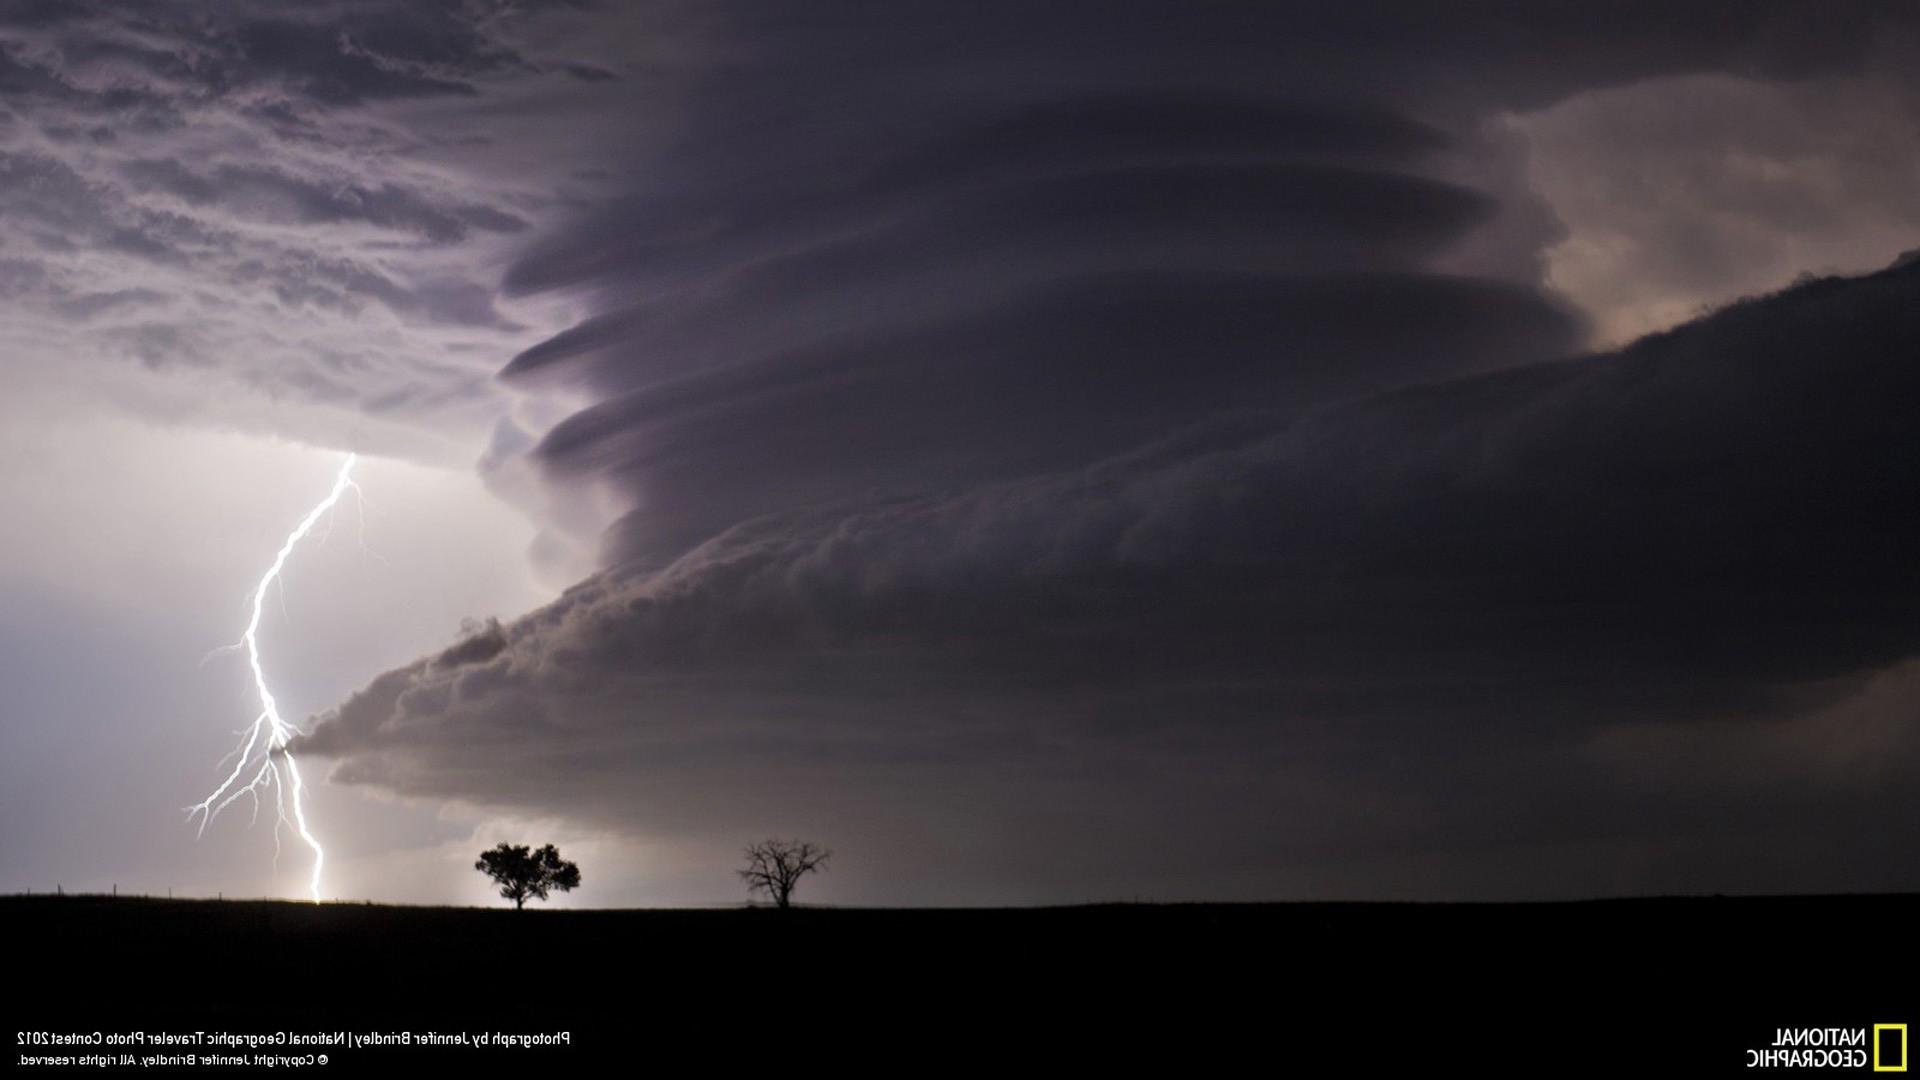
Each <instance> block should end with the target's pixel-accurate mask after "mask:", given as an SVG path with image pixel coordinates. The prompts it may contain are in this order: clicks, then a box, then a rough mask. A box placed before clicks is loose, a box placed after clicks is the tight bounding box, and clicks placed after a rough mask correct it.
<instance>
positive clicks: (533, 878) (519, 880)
mask: <svg viewBox="0 0 1920 1080" xmlns="http://www.w3.org/2000/svg"><path fill="white" fill-rule="evenodd" d="M473 868H474V869H475V870H479V871H482V872H484V873H485V874H486V875H487V876H488V877H490V878H492V879H493V880H494V883H495V884H497V885H499V886H500V895H501V896H504V897H506V898H507V899H509V900H511V901H513V909H514V910H515V911H519V910H521V909H523V908H525V907H526V906H527V897H529V896H533V897H538V898H539V899H541V900H545V899H546V898H547V893H548V891H549V890H552V889H559V890H560V891H561V892H567V891H569V890H571V889H572V888H574V887H575V886H577V885H579V884H580V868H579V867H578V866H575V865H574V864H573V863H570V862H568V861H566V860H565V859H562V858H561V857H560V849H558V848H556V847H554V846H553V845H552V844H548V845H547V846H546V847H543V848H541V849H540V850H539V851H532V850H529V849H528V847H527V845H525V844H501V845H500V846H499V847H496V848H494V849H493V850H492V851H483V852H481V853H480V861H479V862H477V863H474V864H473Z"/></svg>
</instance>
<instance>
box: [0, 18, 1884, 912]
mask: <svg viewBox="0 0 1920 1080" xmlns="http://www.w3.org/2000/svg"><path fill="white" fill-rule="evenodd" d="M1915 43H1916V35H1915V33H1914V27H1913V25H1912V19H1911V16H1908V15H1905V14H1902V13H1900V12H1898V11H1889V10H1887V9H1884V8H1882V7H1880V6H1877V5H1871V4H1862V5H1839V6H1831V5H1830V6H1826V7H1823V8H1822V9H1821V10H1820V11H1819V12H1817V13H1816V12H1813V11H1811V10H1810V9H1807V8H1805V7H1804V6H1802V5H1795V4H1786V3H1782V4H1759V5H1752V6H1749V7H1746V8H1742V9H1741V10H1740V12H1739V13H1737V15H1736V16H1727V15H1725V14H1724V12H1723V11H1722V9H1721V8H1720V7H1719V6H1717V5H1714V6H1711V7H1698V8H1696V7H1688V6H1685V5H1675V4H1671V3H1660V4H1655V3H1617V4H1606V5H1587V6H1583V7H1580V8H1577V9H1574V8H1558V9H1554V10H1542V9H1540V7H1539V6H1538V5H1522V4H1507V3H1474V4H1453V5H1444V6H1437V5H1429V4H1409V5H1399V4H1390V3H1355V4H1342V5H1337V6H1333V7H1327V6H1322V5H1284V6H1276V5H1272V4H1266V3H1261V4H1238V3H1227V4H1214V5H1206V6H1205V9H1204V10H1198V9H1195V8H1194V7H1193V6H1192V5H1184V4H1158V3H1149V4H1144V5H1128V6H1127V7H1126V8H1125V9H1124V10H1120V9H1118V8H1116V7H1115V6H1114V5H1111V4H1077V3H1066V4H1049V5H1044V6H1041V7H1035V6H1034V5H1031V4H1013V3H1002V2H999V0H977V2H974V3H969V4H964V5H920V4H897V3H888V4H869V3H861V2H854V0H843V2H830V3H821V4H809V5H805V6H804V7H794V6H792V5H784V4H770V3H760V2H746V0H736V2H726V3H719V4H700V5H685V6H682V5H678V4H668V3H661V4H646V5H595V4H591V3H588V4H560V3H555V4H526V3H513V4H508V3H470V2H452V0H449V2H446V3H438V2H435V3H424V4H405V5H400V4H389V3H372V2H365V3H361V2H355V3H333V4H301V5H294V4H253V5H246V6H229V7H219V8H208V7H206V6H204V5H195V4H179V5H175V4H142V5H123V4H81V5H49V6H28V7H18V8H15V9H10V10H9V12H8V13H7V14H6V15H4V16H0V91H3V92H4V94H5V105H4V108H3V109H0V304H3V305H4V306H5V312H6V315H7V318H8V320H9V325H10V327H11V328H12V329H13V330H14V332H15V334H16V336H17V338H18V339H19V341H20V343H21V344H20V347H19V348H17V349H16V350H14V352H13V354H12V355H10V356H9V357H7V358H6V362H7V363H8V365H9V368H8V371H9V377H10V380H11V383H12V385H14V386H15V387H22V386H24V387H29V388H32V389H33V390H34V392H35V393H37V394H40V395H42V396H54V397H57V396H60V395H67V396H79V397H88V396H109V397H113V398H114V399H116V400H118V401H120V402H122V403H123V404H126V405H128V406H129V407H131V408H133V409H134V410H135V411H136V412H137V413H138V414H139V415H142V416H149V417H162V418H166V419H170V420H185V421H188V422H191V423H196V424H209V425H215V426H227V425H237V426H241V427H244V428H248V429H250V430H265V431H271V432H274V433H278V434H283V435H293V436H295V437H298V438H302V439H305V440H308V441H312V442H317V443H321V444H324V445H328V446H354V447H356V448H358V449H363V450H372V451H375V452H378V453H389V454H396V455H400V456H405V457H410V458H414V459H418V460H431V461H437V462H442V463H444V462H448V461H460V462H462V463H463V464H464V463H468V462H471V461H473V460H474V459H475V458H476V457H478V458H480V459H481V468H482V469H483V470H484V472H485V473H486V475H487V476H488V478H489V480H490V482H491V483H492V484H493V485H494V488H495V490H496V491H499V492H501V493H505V494H507V495H509V496H510V497H512V498H513V499H515V500H516V501H517V502H518V503H519V504H520V505H522V506H523V507H525V508H526V509H528V510H529V511H530V512H531V513H533V514H535V515H537V516H538V517H539V518H540V519H541V523H542V525H543V526H544V527H545V528H546V529H547V540H546V542H545V543H544V545H543V546H542V548H541V550H540V551H539V552H538V553H537V555H538V556H539V557H540V558H542V559H543V560H544V561H545V565H546V566H547V568H548V569H549V571H553V570H554V569H555V568H559V567H572V568H574V569H575V570H576V571H577V572H576V573H575V574H574V577H575V578H581V577H583V578H584V580H579V582H578V584H577V585H575V587H574V588H573V589H571V590H570V591H569V592H568V593H567V594H566V595H565V596H564V597H562V598H561V599H560V600H558V601H557V602H555V603H554V604H552V605H550V606H548V607H546V608H543V609H541V610H538V611H535V612H532V613H530V614H526V615H524V616H521V617H518V618H508V619H506V620H504V621H499V622H494V623H489V624H486V625H485V627H484V628H483V629H482V630H480V631H479V632H478V633H476V634H474V635H473V636H471V637H470V638H468V639H467V640H465V641H463V642H461V643H460V644H458V645H456V646H454V647H453V648H451V649H449V650H447V651H445V652H444V653H442V654H440V655H437V656H434V657H429V658H425V659H422V660H420V661H418V662H417V663H414V664H412V665H409V666H406V667H403V668H400V669H398V670H394V671H391V672H388V673H387V674H384V675H381V676H379V677H378V678H376V679H374V680H373V681H372V682H371V684H370V685H368V686H367V687H366V688H365V689H364V690H363V691H362V692H360V693H359V694H357V695H355V696H354V697H352V698H351V699H350V700H348V701H346V702H344V703H343V704H341V705H340V707H339V708H338V709H336V710H333V711H332V712H330V713H327V714H325V715H323V716H321V717H318V718H315V723H314V725H313V731H312V734H311V735H310V736H309V737H308V738H307V739H306V740H304V742H303V743H302V749H303V750H304V751H306V752H309V753H314V754H324V755H328V756H330V757H332V758H333V759H335V761H336V765H335V767H334V771H333V774H332V777H333V780H334V781H335V782H340V783H348V784H357V785H366V786H370V787H373V788H376V789H379V790H382V791H387V792H394V793H399V794H402V795H408V796H420V797H425V798H432V799H447V800H457V801H460V802H465V803H472V804H479V805H483V806H487V807H495V808H500V809H503V810H506V811H509V812H513V813H518V814H530V815H558V816H560V817H563V818H566V819H568V820H571V821H574V822H578V823H582V824H585V825H588V826H591V827H594V828H597V829H603V830H606V831H608V832H612V833H619V834H623V835H627V836H637V837H644V838H646V839H647V840H648V841H649V842H652V843H657V844H664V845H669V846H673V847H676V848H678V849H679V850H680V857H679V858H678V859H677V861H679V862H682V863H693V864H710V865H712V866H713V867H714V868H715V871H714V878H713V880H712V881H710V882H709V881H700V882H695V883H693V884H692V885H690V886H688V889H689V893H688V894H687V895H700V896H725V895H731V883H730V881H729V880H728V879H727V877H726V866H727V862H728V861H729V860H730V857H731V853H732V851H733V849H734V848H736V847H737V845H738V844H739V843H740V842H743V840H745V839H750V838H752V837H755V836H759V835H764V834H766V833H767V832H769V831H771V832H780V833H795V832H798V833H803V834H808V835H817V837H818V838H819V839H821V840H823V841H825V842H828V843H829V844H830V845H831V846H833V847H834V848H835V849H836V850H837V851H839V852H841V853H842V855H843V856H844V857H843V858H842V859H841V860H840V865H839V866H837V867H836V877H837V878H838V880H840V881H842V882H845V883H846V884H845V886H844V887H845V888H846V890H847V891H846V893H845V894H844V896H845V897H846V898H849V899H863V900H901V901H908V900H912V901H929V902H939V901H970V900H981V901H986V900H1042V899H1044V900H1075V899H1085V898H1088V897H1098V896H1103V895H1117V894H1132V893H1135V892H1153V893H1155V894H1157V895H1161V896H1175V895H1185V896H1207V897H1219V896H1272V895H1276V894H1289V895H1354V894H1361V895H1405V896H1449V895H1481V896H1487V895H1549V894H1550V895H1582V894H1591V893H1595V892H1610V891H1623V890H1627V891H1633V890H1647V889H1705V890H1711V889H1721V890H1729V891H1730V890H1736V889H1789V888H1868V887H1887V886H1893V885H1901V886H1904V887H1914V886H1915V884H1916V882H1915V881H1914V880H1913V879H1912V877H1911V875H1912V873H1913V871H1912V870H1911V868H1910V867H1909V868H1908V869H1904V870H1902V869H1899V868H1898V867H1897V866H1895V868H1894V869H1891V870H1889V869H1888V867H1889V865H1892V864H1890V863H1889V861H1888V847H1887V843H1888V841H1886V840H1885V839H1884V838H1885V837H1887V836H1890V835H1898V834H1899V830H1900V829H1903V828H1911V827H1912V825H1914V824H1916V823H1915V822H1914V821H1913V820H1912V817H1913V811H1912V809H1911V808H1912V807H1913V806H1915V805H1920V802H1916V801H1915V800H1914V799H1913V798H1912V795H1913V794H1914V793H1913V792H1912V790H1911V785H1910V783H1909V782H1908V781H1907V780H1905V779H1903V777H1904V776H1906V775H1908V774H1910V771H1911V770H1906V771H1905V772H1903V771H1902V770H1900V769H1898V768H1894V767H1892V766H1889V765H1888V764H1887V763H1888V762H1894V763H1898V762H1908V761H1911V756H1912V754H1913V752H1914V738H1913V732H1912V724H1911V722H1910V721H1909V720H1908V719H1907V718H1906V717H1905V715H1904V714H1903V713H1902V712H1901V711H1900V706H1899V703H1900V702H1902V701H1904V700H1907V698H1908V696H1909V691H1910V689H1911V683H1912V682H1913V680H1914V677H1915V676H1914V674H1913V667H1912V661H1911V660H1910V659H1909V658H1910V657H1911V656H1912V655H1913V650H1914V646H1915V641H1914V640H1913V637H1914V632H1915V624H1914V620H1913V617H1912V615H1911V611H1912V609H1913V601H1914V599H1915V597H1914V595H1913V593H1914V591H1915V587H1916V584H1920V583H1916V581H1915V580H1914V572H1913V571H1912V570H1911V569H1910V568H1909V565H1908V558H1907V554H1906V553H1907V552H1908V551H1910V550H1911V549H1912V548H1913V546H1914V545H1913V541H1914V539H1915V537H1914V533H1915V524H1916V522H1915V520H1914V515H1913V512H1912V510H1911V509H1910V506H1909V504H1910V502H1911V499H1910V496H1909V493H1910V492H1911V490H1912V482H1913V480H1914V479H1915V472H1916V464H1920V463H1917V462H1916V460H1915V458H1914V455H1913V452H1912V449H1911V446H1910V445H1909V444H1910V442H1911V440H1910V439H1909V438H1907V436H1906V433H1905V427H1906V424H1907V421H1906V417H1905V415H1904V413H1903V409H1902V403H1903V402H1904V401H1908V400H1912V398H1913V392H1914V390H1915V389H1916V388H1915V387H1913V386H1912V385H1910V384H1911V383H1912V381H1913V376H1912V373H1911V371H1910V370H1909V369H1910V367H1911V365H1910V364H1909V363H1907V360H1908V358H1910V357H1911V356H1912V355H1913V350H1914V347H1915V345H1916V344H1917V343H1920V342H1917V341H1916V337H1917V336H1920V326H1916V323H1915V317H1914V316H1913V315H1912V314H1911V312H1912V311H1913V310H1915V308H1914V304H1913V301H1914V299H1915V297H1914V293H1915V291H1916V289H1917V288H1920V278H1917V277H1916V275H1920V268H1916V267H1914V266H1913V265H1911V264H1908V265H1903V266H1897V267H1894V268H1891V269H1887V270H1885V271H1884V272H1880V273H1876V274H1873V275H1870V276H1864V277H1857V278H1850V277H1846V276H1844V275H1839V274H1835V275H1831V276H1823V277H1818V278H1817V279H1816V280H1811V281H1808V282H1805V283H1803V284H1801V285H1799V286H1797V287H1795V288H1792V289H1790V290H1787V291H1781V292H1775V293H1773V294H1771V295H1767V296H1764V297H1762V298H1759V299H1754V300H1751V301H1749V302H1746V303H1742V304H1738V305H1735V306H1731V307H1726V308H1725V309H1723V310H1719V311H1717V312H1715V313H1712V314H1711V315H1710V316H1708V317H1705V318H1701V319H1699V320H1697V321H1693V322H1690V323H1688V324H1687V325H1684V326H1680V327H1678V328H1677V329H1672V330H1670V331H1668V332H1665V333H1659V334H1656V335H1654V336H1652V337H1648V338H1645V339H1643V340H1640V341H1638V342H1637V343H1634V344H1631V345H1628V346H1626V347H1624V348H1619V349H1612V350H1611V351H1607V352H1604V353H1601V354H1598V355H1590V354H1589V353H1588V350H1589V349H1590V347H1591V346H1590V343H1591V342H1592V341H1593V340H1594V337H1595V335H1594V332H1593V328H1594V327H1596V326H1597V327H1598V328H1599V331H1598V333H1599V337H1600V338H1602V339H1604V340H1608V341H1624V340H1625V339H1626V338H1627V337H1629V336H1631V335H1632V334H1633V333H1637V332H1639V331H1641V330H1644V329H1648V328H1665V327H1672V326H1674V324H1675V323H1676V322H1678V321H1682V316H1684V315H1686V314H1687V313H1691V312H1693V311H1695V310H1696V309H1700V308H1701V307H1702V306H1703V305H1708V304H1715V303H1719V302H1721V301H1724V300H1726V299H1727V298H1728V297H1730V296H1733V295H1736V294H1739V293H1744V292H1753V291H1756V290H1770V289H1775V288H1777V287H1778V286H1780V285H1783V284H1785V281H1786V279H1787V278H1789V277H1791V275H1792V273H1793V272H1797V271H1799V270H1815V271H1824V270H1825V269H1826V267H1827V266H1828V265H1829V264H1844V268H1846V269H1850V270H1855V271H1858V270H1862V269H1865V268H1867V267H1869V266H1875V267H1877V266H1884V264H1885V261H1886V259H1887V257H1888V256H1889V255H1890V254H1892V253H1893V251H1896V250H1899V249H1900V248H1902V247H1909V246H1912V242H1910V241H1909V240H1908V239H1903V238H1904V237H1907V236H1908V233H1909V232H1910V233H1911V235H1912V239H1913V241H1920V210H1913V209H1912V208H1911V203H1910V200H1906V199H1904V198H1903V197H1902V196H1900V194H1899V192H1897V191H1896V190H1894V188H1893V187H1892V186H1890V182H1889V181H1888V179H1887V178H1888V177H1892V176H1899V175H1902V173H1903V165H1902V163H1903V162H1906V161H1909V160H1911V153H1910V151H1911V147H1912V146H1913V145H1917V143H1916V141H1915V140H1914V138H1913V131H1914V123H1913V119H1912V117H1913V115H1914V113H1913V111H1912V109H1913V102H1914V101H1915V100H1916V96H1915V94H1914V90H1913V85H1912V77H1911V76H1910V75H1909V74H1906V73H1907V72H1911V71H1913V70H1920V64H1915V63H1912V62H1911V61H1912V60H1913V59H1914V56H1915V51H1916V45H1915ZM1751 102H1760V103H1764V104H1765V105H1767V106H1768V107H1774V106H1777V107H1778V108H1779V109H1780V110H1781V114H1782V115H1783V116H1790V117H1791V118H1792V120H1793V122H1792V123H1780V124H1766V123H1762V122H1760V121H1757V120H1755V119H1754V118H1753V117H1752V116H1750V115H1748V114H1749V113H1750V112H1751V111H1752V110H1751V109H1750V108H1748V106H1747V105H1746V104H1744V103H1751ZM1730 103H1731V104H1730ZM1836 103H1837V104H1836ZM1842 108H1844V109H1846V110H1848V111H1849V114H1850V115H1856V116H1858V117H1860V119H1857V121H1856V122H1855V123H1853V124H1851V125H1849V126H1846V127H1844V128H1842V127H1836V126H1834V125H1829V124H1824V123H1822V122H1820V118H1821V117H1824V116H1827V115H1830V114H1832V113H1834V112H1836V111H1837V110H1840V109H1842ZM1656 121H1657V123H1656ZM1656 128H1657V129H1658V131H1659V133H1660V137H1659V138H1658V139H1656V140H1652V141H1649V140H1648V139H1646V138H1643V137H1642V136H1641V134H1639V133H1643V132H1647V131H1651V130H1654V129H1656ZM1756 148H1757V149H1756ZM1636 155H1638V156H1636ZM1755 176H1757V177H1761V178H1762V180H1760V181H1753V180H1746V181H1742V180H1741V178H1742V177H1749V178H1750V177H1755ZM1729 177H1732V178H1733V180H1729ZM1782 177H1789V178H1791V179H1790V180H1789V179H1781V178H1782ZM1809 177H1815V178H1816V179H1808V178H1809ZM1734 181H1740V182H1734ZM1876 192H1877V193H1878V194H1874V193H1876ZM1836 193H1837V194H1836ZM1823 199H1824V200H1826V201H1830V202H1834V203H1845V204H1846V205H1847V206H1848V207H1853V208H1855V209H1854V210H1852V211H1848V212H1842V211H1837V210H1833V211H1828V212H1822V210H1821V207H1820V205H1819V204H1820V203H1821V202H1822V200H1823ZM1867 207H1870V208H1871V209H1870V210H1869V209H1863V208H1867ZM1903 230H1905V231H1903ZM1813 251H1817V252H1819V253H1820V254H1819V259H1820V262H1819V264H1818V265H1799V264H1798V263H1797V261H1796V260H1797V259H1798V258H1799V256H1798V255H1797V254H1796V253H1799V252H1813ZM68 361H70V362H68ZM583 553H584V556H585V557H584V558H583ZM1901 875H1905V876H1901Z"/></svg>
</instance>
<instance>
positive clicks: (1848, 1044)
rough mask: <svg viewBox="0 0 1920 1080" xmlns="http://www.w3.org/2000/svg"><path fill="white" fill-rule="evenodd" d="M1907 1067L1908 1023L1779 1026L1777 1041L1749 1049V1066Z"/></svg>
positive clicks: (1888, 1069) (1885, 1069) (1882, 1069)
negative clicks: (1851, 1025) (1810, 1026)
mask: <svg viewBox="0 0 1920 1080" xmlns="http://www.w3.org/2000/svg"><path fill="white" fill-rule="evenodd" d="M1869 1064H1871V1065H1872V1067H1873V1071H1874V1072H1898V1073H1903V1072H1906V1071H1907V1025H1905V1024H1874V1025H1873V1026H1872V1027H1870V1028H1866V1027H1824V1028H1777V1029H1775V1031H1774V1033H1773V1044H1772V1045H1770V1046H1767V1047H1765V1048H1763V1049H1757V1050H1748V1051H1747V1068H1749V1069H1865V1068H1867V1067H1868V1065H1869Z"/></svg>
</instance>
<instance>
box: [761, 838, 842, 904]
mask: <svg viewBox="0 0 1920 1080" xmlns="http://www.w3.org/2000/svg"><path fill="white" fill-rule="evenodd" d="M832 856H833V852H831V851H828V850H827V849H826V848H823V847H821V846H820V845H818V844H814V843H809V842H802V841H799V840H763V841H761V842H760V843H758V844H749V845H747V865H746V868H745V869H743V870H741V871H739V874H740V878H741V880H743V881H745V882H746V883H747V894H748V895H749V896H751V895H752V894H754V893H756V892H764V893H766V894H767V895H768V896H770V897H772V898H773V902H774V903H775V904H776V905H778V906H779V907H783V908H784V907H788V906H790V903H791V901H792V898H793V888H794V886H796V885H798V884H800V879H801V878H802V877H805V876H806V875H808V874H811V873H814V872H815V871H824V870H825V869H826V863H827V860H828V859H829V858H831V857H832Z"/></svg>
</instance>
